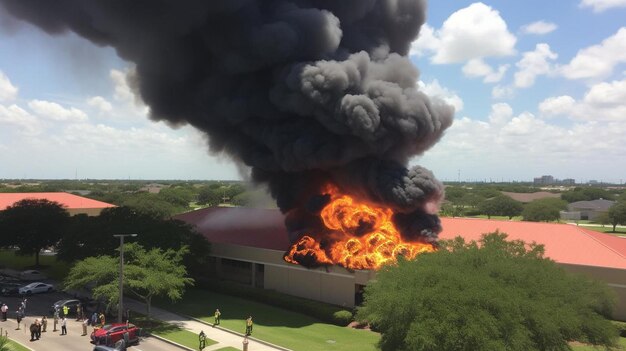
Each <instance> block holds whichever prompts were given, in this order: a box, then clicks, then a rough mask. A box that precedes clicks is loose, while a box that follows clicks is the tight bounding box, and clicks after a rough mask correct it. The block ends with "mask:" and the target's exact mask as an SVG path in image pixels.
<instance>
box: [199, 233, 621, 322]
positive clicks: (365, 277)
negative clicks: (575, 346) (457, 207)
mask: <svg viewBox="0 0 626 351" xmlns="http://www.w3.org/2000/svg"><path fill="white" fill-rule="evenodd" d="M211 256H215V257H220V258H228V259H233V260H239V261H246V262H253V263H257V264H263V265H264V267H265V269H264V270H265V272H264V284H263V285H264V288H265V289H273V290H276V291H279V292H282V293H285V294H289V295H294V296H299V297H303V298H307V299H311V300H317V301H322V302H327V303H331V304H335V305H339V306H345V307H348V308H350V307H354V297H355V289H356V285H357V284H358V285H367V284H368V282H369V281H370V280H372V279H375V277H376V272H374V271H354V272H351V271H348V270H346V269H344V268H342V267H337V266H333V267H328V268H324V267H322V268H317V269H306V268H304V267H301V266H297V265H293V264H289V263H286V262H285V261H283V258H282V257H283V252H282V251H276V250H267V249H259V248H253V247H246V246H238V245H228V244H213V245H212V248H211ZM560 265H561V266H562V267H564V268H565V269H566V270H567V271H569V272H572V273H580V274H585V275H587V276H589V277H592V278H595V279H598V280H601V281H603V282H606V283H607V284H608V285H609V286H610V287H611V288H612V289H613V290H614V291H615V293H616V295H617V305H616V307H615V310H614V313H613V318H614V319H617V320H621V321H626V270H622V269H613V268H606V267H593V266H579V265H569V264H560Z"/></svg>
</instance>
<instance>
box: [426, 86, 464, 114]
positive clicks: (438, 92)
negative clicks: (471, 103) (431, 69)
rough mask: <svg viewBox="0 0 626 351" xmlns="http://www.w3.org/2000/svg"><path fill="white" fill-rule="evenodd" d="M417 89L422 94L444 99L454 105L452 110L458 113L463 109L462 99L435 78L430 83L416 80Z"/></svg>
mask: <svg viewBox="0 0 626 351" xmlns="http://www.w3.org/2000/svg"><path fill="white" fill-rule="evenodd" d="M418 87H419V90H420V91H422V92H423V93H424V94H426V95H428V96H431V97H434V98H438V99H441V100H443V101H445V102H446V103H447V104H448V105H451V106H453V107H454V111H455V112H456V113H459V112H460V111H462V110H463V99H461V97H460V96H458V95H457V94H456V93H455V92H454V91H450V90H449V89H448V88H446V87H443V86H441V85H440V84H439V81H438V80H437V79H435V80H433V81H432V82H430V83H424V82H422V81H419V82H418Z"/></svg>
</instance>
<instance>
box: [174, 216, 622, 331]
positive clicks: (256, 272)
mask: <svg viewBox="0 0 626 351" xmlns="http://www.w3.org/2000/svg"><path fill="white" fill-rule="evenodd" d="M174 218H176V219H179V220H182V221H184V222H186V223H188V224H190V225H193V226H194V227H195V228H196V229H197V230H198V232H199V233H202V235H204V236H205V237H206V238H207V239H208V240H209V241H210V242H211V253H210V255H211V262H210V264H208V265H207V267H206V272H207V274H211V275H213V276H215V277H216V278H217V279H222V280H230V281H236V282H239V283H242V284H247V285H250V286H254V287H257V288H264V289H271V290H276V291H279V292H282V293H285V294H290V295H294V296H300V297H303V298H308V299H312V300H317V301H323V302H327V303H331V304H335V305H340V306H344V307H353V306H355V304H358V302H359V301H361V300H360V299H361V297H362V296H361V294H362V290H363V287H364V286H366V285H367V284H368V283H369V281H370V280H372V279H375V277H376V272H375V271H369V270H354V271H350V270H347V269H344V268H342V267H339V266H331V267H321V268H317V269H306V268H304V267H302V266H299V265H294V264H289V263H286V262H285V261H284V260H283V254H284V253H285V251H286V250H288V248H289V247H290V244H289V240H288V233H287V230H286V229H285V226H284V217H283V215H282V214H281V213H280V212H279V211H278V210H261V209H251V208H241V207H239V208H237V207H235V208H224V207H212V208H205V209H200V210H197V211H193V212H188V213H183V214H180V215H177V216H174ZM441 224H442V226H443V232H442V233H441V234H440V235H439V238H440V239H453V238H455V237H457V236H462V237H463V238H464V239H465V240H467V241H469V240H479V239H480V237H481V234H484V233H490V232H494V231H496V230H499V231H501V232H503V233H507V234H508V235H509V237H508V238H509V239H510V240H523V241H525V242H527V243H531V242H535V243H537V244H542V245H544V247H545V255H546V257H548V258H550V259H552V260H554V261H556V263H557V264H558V265H559V266H561V267H563V268H564V269H566V270H568V271H570V272H574V273H581V274H586V275H588V276H592V277H594V278H595V279H599V280H602V281H604V282H606V283H607V284H608V285H609V286H610V287H611V288H612V289H613V290H614V291H615V292H616V294H617V297H618V303H617V306H616V309H615V311H614V315H613V318H615V319H618V320H625V321H626V285H624V282H625V281H626V239H623V238H619V237H617V236H613V235H608V234H604V233H598V232H595V231H591V230H586V229H584V228H582V227H578V226H574V225H567V224H554V223H535V222H516V221H494V220H483V219H466V218H441Z"/></svg>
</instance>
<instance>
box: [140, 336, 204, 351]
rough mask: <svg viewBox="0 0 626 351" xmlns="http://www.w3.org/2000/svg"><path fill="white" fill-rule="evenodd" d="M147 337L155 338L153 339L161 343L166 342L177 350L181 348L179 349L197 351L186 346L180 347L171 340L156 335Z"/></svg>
mask: <svg viewBox="0 0 626 351" xmlns="http://www.w3.org/2000/svg"><path fill="white" fill-rule="evenodd" d="M148 335H149V336H151V337H153V338H155V339H158V340H161V341H163V342H166V343H168V344H170V345H173V346H176V347H178V348H181V349H183V350H188V351H197V350H196V349H192V348H190V347H187V346H185V345H181V344H179V343H177V342H175V341H172V340H169V339H166V338H164V337H162V336H158V335H155V334H148Z"/></svg>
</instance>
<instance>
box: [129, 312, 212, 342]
mask: <svg viewBox="0 0 626 351" xmlns="http://www.w3.org/2000/svg"><path fill="white" fill-rule="evenodd" d="M133 323H134V324H136V325H138V326H140V327H141V328H142V329H143V332H144V333H150V334H152V335H157V336H160V337H162V338H164V339H168V340H171V341H173V342H176V343H179V344H181V345H184V346H187V347H190V348H192V349H194V350H195V349H196V348H197V347H198V334H196V333H192V332H190V331H189V330H185V329H181V328H179V327H178V326H176V325H174V324H170V323H164V322H162V321H159V320H154V319H147V318H146V317H145V316H141V315H140V316H138V317H136V318H133ZM213 344H217V341H215V340H212V339H209V338H207V339H206V346H211V345H213Z"/></svg>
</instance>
